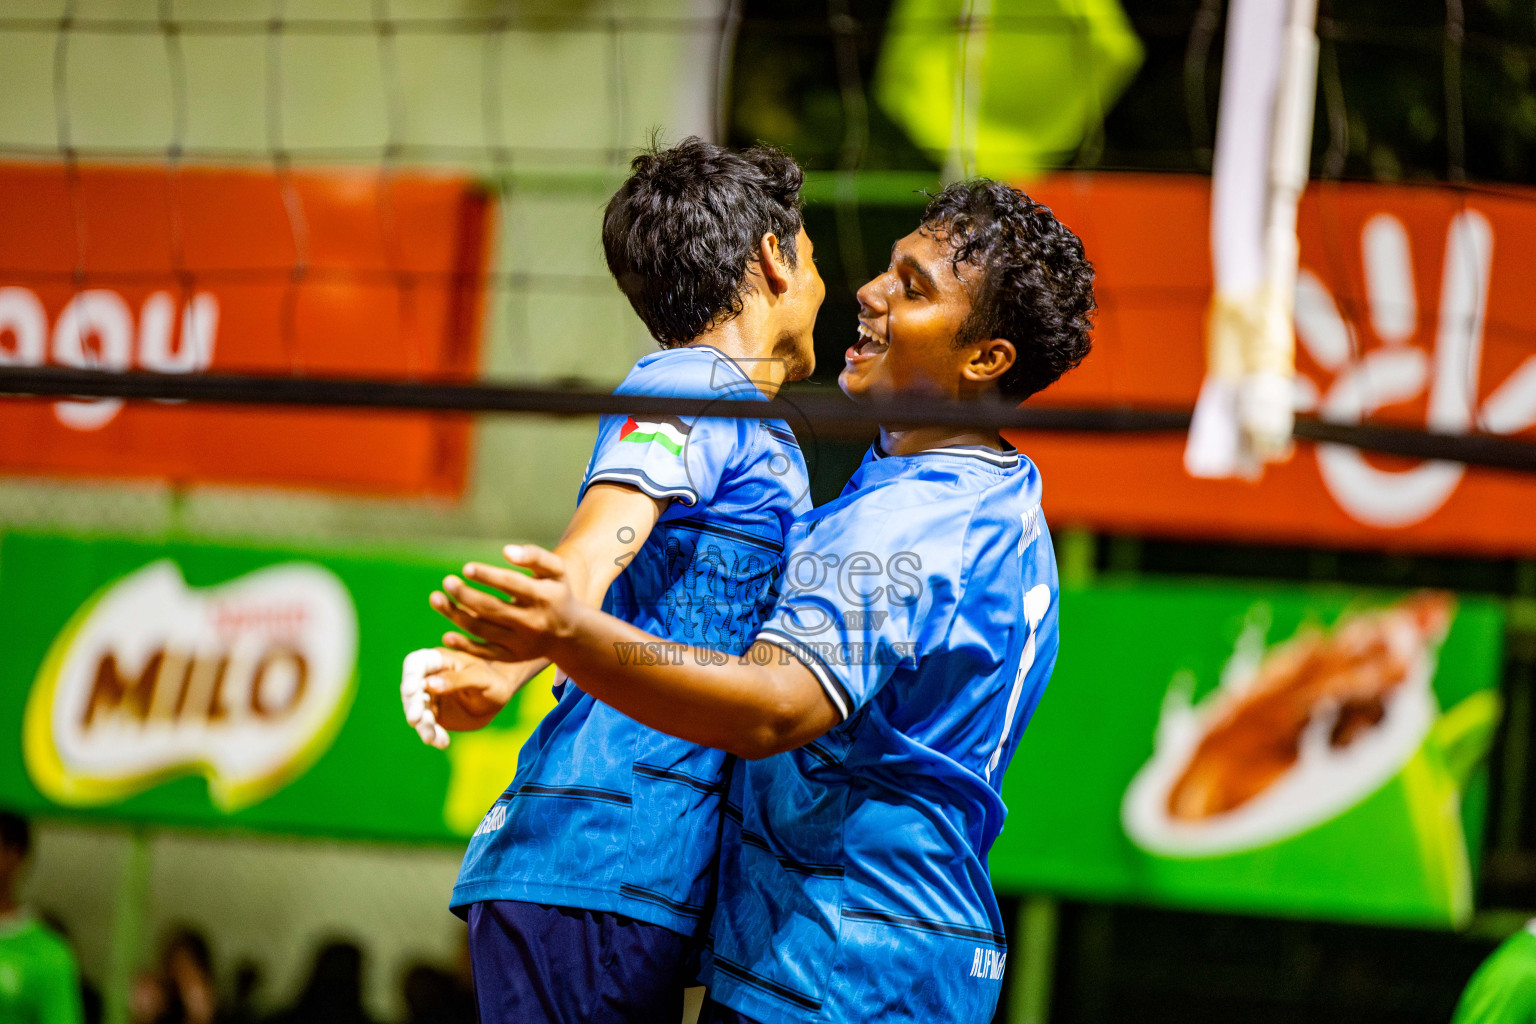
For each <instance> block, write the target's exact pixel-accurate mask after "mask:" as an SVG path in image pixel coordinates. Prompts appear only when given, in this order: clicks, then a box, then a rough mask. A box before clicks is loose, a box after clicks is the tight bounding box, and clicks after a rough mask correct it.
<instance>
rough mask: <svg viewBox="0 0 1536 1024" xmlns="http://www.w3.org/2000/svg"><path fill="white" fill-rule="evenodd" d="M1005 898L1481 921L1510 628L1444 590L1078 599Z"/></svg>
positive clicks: (1009, 855)
mask: <svg viewBox="0 0 1536 1024" xmlns="http://www.w3.org/2000/svg"><path fill="white" fill-rule="evenodd" d="M1061 622H1062V643H1061V657H1060V661H1059V662H1058V665H1057V669H1056V675H1055V678H1054V679H1053V680H1052V682H1051V686H1050V689H1049V690H1048V691H1047V692H1046V696H1045V698H1044V700H1043V701H1042V702H1041V704H1040V708H1039V710H1038V712H1037V713H1036V716H1035V719H1034V722H1033V723H1032V724H1031V725H1030V728H1029V731H1028V732H1027V733H1026V734H1025V736H1024V738H1023V740H1022V742H1021V744H1020V747H1019V752H1018V755H1017V756H1016V757H1015V759H1014V763H1013V765H1012V767H1011V768H1010V770H1009V774H1008V778H1007V783H1006V785H1005V792H1004V795H1005V797H1006V799H1007V801H1008V806H1009V808H1010V813H1009V817H1008V821H1007V824H1006V827H1005V828H1004V830H1003V834H1002V836H1001V838H1000V839H999V840H998V843H997V846H996V847H995V848H994V850H993V853H992V858H991V864H992V871H993V876H994V880H995V881H996V883H997V885H998V887H999V888H1000V889H1024V890H1041V889H1043V890H1048V891H1054V892H1059V893H1064V894H1070V895H1081V896H1089V897H1095V898H1108V899H1117V900H1133V901H1145V902H1154V903H1166V904H1174V905H1182V906H1189V907H1210V908H1220V909H1223V910H1237V911H1248V912H1254V913H1279V914H1290V915H1306V916H1320V917H1328V918H1336V919H1344V920H1366V921H1378V922H1386V923H1396V924H1421V925H1435V926H1450V925H1456V924H1459V923H1462V922H1464V921H1465V920H1466V919H1467V918H1468V917H1469V915H1470V914H1471V911H1472V892H1473V868H1474V866H1475V865H1476V863H1477V853H1478V848H1479V840H1480V837H1481V832H1482V821H1483V810H1484V803H1485V799H1486V792H1485V789H1486V780H1485V773H1484V771H1483V762H1484V759H1485V757H1486V755H1487V751H1488V746H1489V744H1490V743H1491V741H1492V739H1493V734H1494V731H1495V728H1496V726H1497V723H1498V716H1499V699H1498V695H1497V689H1496V686H1497V680H1498V673H1499V667H1500V658H1501V642H1502V635H1503V634H1502V629H1503V626H1502V617H1501V612H1500V609H1499V608H1498V606H1497V605H1496V604H1494V603H1493V602H1490V601H1485V600H1475V599H1466V598H1460V599H1458V598H1456V597H1453V596H1452V595H1449V594H1445V593H1432V592H1424V593H1415V594H1407V595H1364V596H1362V595H1349V594H1342V593H1337V592H1325V593H1320V594H1315V595H1314V594H1309V593H1306V592H1303V591H1299V590H1275V591H1269V592H1254V591H1246V590H1239V589H1233V588H1228V587H1214V586H1207V585H1199V586H1195V585H1188V586H1175V585H1158V586H1149V587H1139V588H1137V589H1134V590H1131V589H1127V590H1115V589H1107V590H1096V591H1090V592H1082V591H1079V592H1076V593H1072V592H1064V593H1063V594H1062V613H1061Z"/></svg>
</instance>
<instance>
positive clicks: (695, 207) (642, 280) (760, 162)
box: [603, 138, 804, 348]
mask: <svg viewBox="0 0 1536 1024" xmlns="http://www.w3.org/2000/svg"><path fill="white" fill-rule="evenodd" d="M630 172H631V173H630V176H629V178H628V180H626V181H625V182H624V184H623V185H622V186H620V188H619V190H618V191H617V192H615V193H614V196H613V198H612V199H611V200H609V202H608V210H607V212H606V213H605V214H604V216H603V251H604V253H605V254H606V255H607V257H608V269H609V270H610V271H611V272H612V273H613V277H614V280H616V281H618V283H619V288H620V289H621V290H622V291H623V292H624V294H625V295H626V296H628V297H629V301H630V304H631V305H632V306H634V307H635V312H636V313H638V314H640V319H641V320H643V321H645V326H646V327H647V328H649V329H650V332H651V334H652V335H653V336H654V337H655V338H656V340H657V341H659V342H660V343H661V346H662V347H663V348H672V347H674V346H677V345H684V344H687V343H688V342H690V341H692V340H693V339H694V338H696V337H698V336H699V334H701V333H702V332H703V331H704V330H705V328H707V327H709V326H710V325H711V324H715V323H721V322H724V321H726V320H729V319H731V318H732V317H734V316H736V315H737V314H739V313H740V312H741V309H742V294H743V292H744V291H745V287H746V276H747V268H748V266H749V265H750V264H751V263H752V261H753V260H755V259H757V257H758V243H759V242H761V241H762V238H763V236H764V235H766V234H768V233H769V232H772V233H773V234H775V235H777V236H778V239H779V248H780V250H781V251H782V252H783V253H784V256H785V258H786V259H787V260H789V265H790V266H791V267H793V266H794V265H795V238H796V236H797V235H798V234H799V232H800V183H801V181H802V180H803V179H804V175H803V174H802V173H801V171H800V167H799V165H798V164H796V163H795V162H794V160H792V159H790V158H789V157H788V156H786V155H784V154H783V153H781V152H779V151H778V150H776V149H773V148H771V147H768V146H754V147H753V148H751V149H746V150H739V151H732V150H728V149H725V148H723V147H721V146H716V145H714V144H713V143H709V142H705V141H704V140H703V139H699V138H688V139H684V140H683V141H682V142H680V143H678V144H677V145H676V146H673V147H672V148H671V149H663V150H658V149H656V148H655V144H654V143H653V144H652V147H651V149H650V150H649V151H647V152H645V153H642V154H640V155H639V156H637V157H635V159H634V162H633V163H631V164H630Z"/></svg>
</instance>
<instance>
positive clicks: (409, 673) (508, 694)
mask: <svg viewBox="0 0 1536 1024" xmlns="http://www.w3.org/2000/svg"><path fill="white" fill-rule="evenodd" d="M544 667H545V662H544V661H542V660H540V661H527V662H516V663H503V662H487V661H483V660H481V659H479V658H474V657H471V656H469V655H465V654H461V653H459V652H457V651H449V650H444V649H442V648H440V647H439V648H427V649H425V650H420V651H412V652H411V653H410V654H408V655H407V656H406V659H405V665H404V670H403V672H402V673H401V680H400V702H401V704H402V705H403V706H404V709H405V720H406V722H407V723H408V724H409V725H410V726H411V728H413V729H415V730H416V733H417V735H419V736H420V737H421V740H422V742H423V743H428V744H431V745H432V746H434V747H437V748H439V749H442V748H444V747H447V746H448V733H449V732H470V731H472V730H475V729H481V728H484V727H485V726H486V725H487V724H489V723H490V721H491V720H492V719H493V718H495V717H496V715H497V714H499V713H500V712H501V709H502V708H504V707H506V706H507V704H508V703H510V702H511V700H512V698H513V697H514V696H516V695H517V692H518V691H519V690H521V689H522V688H523V686H525V685H526V684H527V682H528V681H529V680H530V679H532V678H533V677H534V676H536V675H538V674H539V673H540V672H542V671H543V670H544Z"/></svg>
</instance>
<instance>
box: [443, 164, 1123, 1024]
mask: <svg viewBox="0 0 1536 1024" xmlns="http://www.w3.org/2000/svg"><path fill="white" fill-rule="evenodd" d="M858 298H859V307H860V312H859V327H858V339H857V341H856V343H855V344H854V345H853V346H851V347H850V348H849V349H848V351H847V353H846V354H845V366H844V369H843V372H842V376H841V377H840V383H841V385H842V387H843V390H844V391H845V392H847V393H848V394H849V395H850V396H851V397H853V398H855V399H865V398H870V397H884V398H888V399H889V398H894V397H897V396H903V395H925V396H931V397H935V398H948V399H953V400H958V401H990V400H1003V399H1007V400H1013V401H1017V400H1019V399H1022V398H1024V397H1027V396H1028V395H1031V394H1034V393H1035V392H1037V391H1039V390H1040V389H1041V388H1044V387H1046V386H1048V385H1049V384H1050V383H1051V382H1053V381H1054V380H1056V379H1057V378H1058V377H1059V376H1061V374H1063V373H1065V372H1066V371H1067V370H1069V369H1071V368H1072V367H1073V366H1076V365H1077V363H1078V362H1079V361H1081V360H1082V359H1083V357H1084V356H1085V355H1086V354H1087V352H1088V349H1089V331H1090V326H1091V324H1090V316H1091V314H1092V312H1093V309H1094V300H1093V268H1092V266H1091V265H1090V264H1089V263H1088V261H1087V259H1086V258H1085V257H1084V255H1083V248H1082V243H1081V242H1080V241H1078V239H1077V237H1076V236H1075V235H1073V234H1072V232H1070V231H1069V230H1067V229H1066V228H1065V227H1064V226H1062V225H1061V224H1060V223H1059V222H1058V221H1057V220H1056V218H1055V217H1054V216H1052V215H1051V212H1050V211H1049V210H1047V209H1046V208H1045V207H1043V206H1040V205H1039V204H1037V203H1035V202H1033V201H1032V200H1030V199H1029V197H1027V196H1025V195H1024V194H1023V193H1021V192H1018V191H1016V190H1014V189H1011V188H1008V187H1007V186H1005V185H1001V184H998V183H997V182H990V181H976V182H968V183H964V184H957V185H952V186H950V187H949V188H947V189H945V190H944V191H943V192H941V193H940V194H938V195H937V196H935V197H933V199H932V201H931V202H930V203H929V204H928V207H927V209H926V211H925V212H924V214H923V219H922V223H921V224H920V225H919V226H918V228H917V230H916V231H914V232H912V233H911V234H909V235H907V236H906V237H905V238H902V239H901V240H899V241H898V242H897V243H896V245H895V247H894V248H893V249H892V253H891V263H890V266H889V267H888V269H887V270H886V271H885V272H884V273H883V274H881V275H880V276H878V277H877V278H875V279H874V280H873V281H871V282H869V283H868V284H866V285H865V286H864V287H863V288H862V289H860V290H859V295H858ZM1040 494H1041V491H1040V475H1039V473H1038V472H1037V471H1036V469H1035V467H1034V466H1033V465H1032V464H1031V463H1030V461H1029V460H1028V459H1026V458H1024V457H1023V456H1022V455H1020V454H1019V452H1018V451H1017V450H1016V449H1014V448H1013V447H1012V446H1011V445H1009V444H1008V443H1007V442H1005V441H1004V440H1003V439H1002V438H1001V437H1000V436H999V435H998V434H997V432H996V431H991V430H957V429H954V428H950V427H910V426H903V425H900V424H887V425H885V426H884V427H882V429H881V431H880V440H879V442H878V443H877V444H876V445H875V447H874V448H873V449H872V450H871V452H870V454H869V456H868V457H867V458H866V460H865V461H864V463H863V465H861V466H860V467H859V469H858V471H857V472H856V473H855V474H854V476H853V479H852V480H851V481H850V482H849V484H848V486H847V487H846V488H845V489H844V491H843V494H842V495H841V496H840V497H839V498H837V499H836V500H835V501H832V502H829V503H828V504H826V505H824V506H822V507H820V508H818V509H816V510H814V511H813V512H810V513H808V514H807V515H805V516H803V517H801V518H800V519H799V520H798V521H797V522H796V523H795V526H794V529H793V531H792V532H791V535H790V538H789V549H788V555H787V559H786V565H785V574H784V580H783V583H782V586H781V592H780V594H779V597H778V602H777V604H776V606H775V608H774V610H773V612H772V614H771V615H770V616H769V617H768V620H767V622H766V623H765V624H764V625H763V627H762V628H761V629H760V630H759V631H758V633H757V637H756V641H755V642H754V643H753V645H752V646H751V648H750V649H749V650H748V651H747V652H746V654H745V656H743V657H741V658H735V659H730V661H729V663H728V664H716V663H712V662H711V661H710V659H708V658H705V657H699V656H697V652H688V651H679V652H677V653H678V655H679V656H678V657H675V658H666V659H659V660H661V661H663V662H664V664H661V665H652V664H638V663H635V662H634V661H633V660H630V661H629V662H628V663H626V662H625V661H624V660H623V659H622V658H621V657H620V656H619V652H620V651H621V650H623V649H624V647H625V645H632V644H635V643H640V642H646V641H654V638H651V637H647V636H646V635H645V634H644V633H643V632H641V631H640V630H638V629H636V628H635V627H634V626H633V625H631V624H628V623H625V622H621V621H619V620H617V619H614V618H612V617H610V616H605V615H602V614H601V613H598V612H595V611H593V610H591V609H589V608H586V607H583V606H581V605H580V604H579V603H578V602H576V601H575V600H574V599H573V598H572V596H571V592H570V588H569V586H568V584H567V583H566V581H565V577H566V570H565V568H564V566H563V564H562V560H561V558H560V557H559V556H558V555H555V554H551V553H550V552H547V551H544V550H543V549H540V548H535V547H532V546H528V547H522V548H509V549H508V550H507V557H508V559H509V560H510V561H511V562H513V563H514V564H515V565H518V566H522V567H525V568H527V569H529V570H531V571H532V573H533V575H532V576H531V577H530V576H524V575H522V574H521V573H518V572H513V571H509V570H507V569H502V568H494V567H490V566H483V565H471V566H467V567H466V575H467V576H469V577H470V578H471V579H473V580H475V581H477V582H480V583H484V584H487V585H489V586H492V587H495V588H496V589H499V590H501V591H502V592H504V593H505V594H507V595H508V596H509V597H511V598H512V599H513V601H514V602H515V603H507V602H504V601H499V600H496V599H494V598H492V597H491V596H488V595H486V594H483V593H480V592H478V591H471V590H469V589H468V588H466V587H464V586H463V585H462V584H458V583H456V584H455V586H454V587H453V588H452V590H451V592H452V593H454V594H455V596H456V597H458V598H459V599H460V600H462V601H463V602H464V604H465V606H466V609H467V610H469V611H471V612H472V613H473V614H472V615H471V616H469V617H467V618H466V619H465V620H464V622H465V623H466V624H467V625H468V626H470V627H471V628H473V630H474V631H475V632H476V633H478V634H480V635H482V636H486V637H494V638H496V639H497V641H498V642H499V643H501V644H503V645H504V646H505V647H506V648H507V649H509V650H512V651H517V652H525V653H526V652H535V651H537V652H539V653H540V654H544V655H547V656H549V657H551V658H553V659H554V661H555V663H556V664H557V665H559V666H560V667H561V668H562V669H563V670H564V671H566V672H568V673H570V674H571V676H572V678H574V679H578V680H581V681H582V685H583V686H585V687H587V689H588V690H589V692H590V693H591V694H592V695H593V696H594V697H596V698H598V699H600V700H602V701H604V702H606V703H609V704H611V705H612V706H613V707H615V708H618V709H620V710H622V711H623V712H625V713H626V714H628V715H631V716H633V717H634V718H635V719H637V720H638V721H642V722H646V723H647V724H649V725H651V726H653V727H655V728H657V729H659V730H662V731H664V732H668V733H671V734H673V735H676V736H680V737H686V738H687V739H689V740H692V741H693V742H695V743H699V744H702V745H705V746H711V747H719V748H721V749H724V750H729V751H731V752H732V753H735V754H738V755H740V756H741V757H743V758H748V759H751V760H748V761H746V762H745V763H743V764H742V765H741V766H739V768H738V771H737V775H736V780H735V783H736V784H735V786H734V787H733V789H732V793H731V799H730V801H729V804H728V806H727V807H726V810H725V815H726V829H725V832H724V837H723V840H722V843H721V852H720V865H721V867H720V895H719V906H718V908H717V910H716V913H715V917H714V924H713V928H712V930H711V940H712V941H711V947H710V955H709V981H708V983H709V987H710V998H711V1004H710V1007H709V1009H708V1011H707V1013H706V1020H713V1021H717V1022H721V1024H754V1022H762V1024H792V1022H802V1021H816V1022H819V1024H855V1022H872V1021H879V1022H891V1021H904V1022H912V1024H934V1022H938V1021H967V1022H970V1021H975V1022H981V1021H987V1020H990V1019H991V1017H992V1013H993V1011H994V1009H995V1006H996V1003H997V997H998V991H999V989H1000V986H1001V980H1002V976H1003V967H1004V963H1005V956H1006V951H1005V949H1004V940H1003V925H1002V919H1001V916H1000V914H999V911H998V907H997V902H996V899H995V897H994V895H993V892H992V886H991V881H990V878H989V877H988V873H987V866H986V857H987V851H988V850H989V848H990V847H991V845H992V842H993V840H995V839H996V837H997V835H998V833H999V832H1000V831H1001V829H1002V823H1003V818H1004V815H1005V814H1006V808H1005V807H1004V806H1003V803H1002V799H1001V789H1002V780H1003V773H1004V772H1005V771H1006V770H1007V767H1008V762H1009V759H1010V758H1011V757H1012V754H1013V751H1014V749H1015V747H1016V745H1017V743H1018V740H1019V736H1020V734H1021V733H1022V732H1023V730H1024V726H1025V725H1026V724H1027V722H1028V721H1029V718H1030V716H1031V714H1032V713H1033V711H1034V708H1035V706H1036V704H1037V702H1038V701H1039V699H1040V696H1041V693H1042V692H1043V691H1044V688H1045V685H1046V682H1047V680H1048V679H1049V677H1050V673H1051V669H1052V666H1053V665H1054V663H1055V660H1056V651H1057V579H1056V563H1055V556H1054V554H1053V552H1052V549H1051V541H1050V534H1049V533H1048V532H1047V530H1046V526H1045V521H1044V518H1043V517H1042V515H1041V511H1040Z"/></svg>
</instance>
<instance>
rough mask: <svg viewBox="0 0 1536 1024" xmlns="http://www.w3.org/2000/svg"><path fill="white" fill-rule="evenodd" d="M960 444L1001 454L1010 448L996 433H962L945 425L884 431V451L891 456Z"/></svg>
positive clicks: (912, 453) (881, 429)
mask: <svg viewBox="0 0 1536 1024" xmlns="http://www.w3.org/2000/svg"><path fill="white" fill-rule="evenodd" d="M956 445H980V446H982V447H985V448H995V449H997V450H998V451H1002V450H1004V449H1005V448H1007V447H1008V445H1007V444H1006V443H1005V442H1004V441H1003V439H1002V437H1001V436H999V435H998V433H997V431H995V430H958V429H956V428H954V427H943V426H939V427H881V428H880V450H881V451H883V452H885V454H887V455H916V454H917V453H919V452H926V451H932V450H933V449H935V448H953V447H955V446H956Z"/></svg>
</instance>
